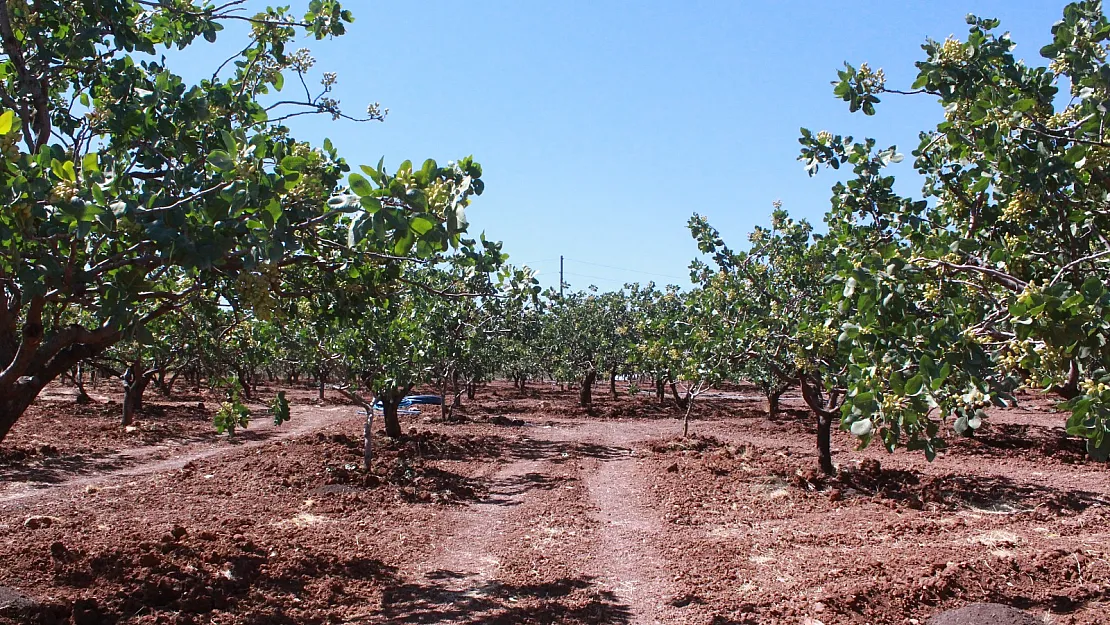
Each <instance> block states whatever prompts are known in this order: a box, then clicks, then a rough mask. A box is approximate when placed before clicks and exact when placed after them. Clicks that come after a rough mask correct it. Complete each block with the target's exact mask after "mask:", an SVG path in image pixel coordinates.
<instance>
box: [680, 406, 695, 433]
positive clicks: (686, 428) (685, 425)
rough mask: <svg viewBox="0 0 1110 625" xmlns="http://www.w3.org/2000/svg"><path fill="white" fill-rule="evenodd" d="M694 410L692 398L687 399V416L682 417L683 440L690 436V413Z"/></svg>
mask: <svg viewBox="0 0 1110 625" xmlns="http://www.w3.org/2000/svg"><path fill="white" fill-rule="evenodd" d="M693 408H694V400H693V398H692V397H688V398H687V399H686V414H684V415H683V416H682V438H686V437H687V436H689V435H690V411H691V410H692V409H693Z"/></svg>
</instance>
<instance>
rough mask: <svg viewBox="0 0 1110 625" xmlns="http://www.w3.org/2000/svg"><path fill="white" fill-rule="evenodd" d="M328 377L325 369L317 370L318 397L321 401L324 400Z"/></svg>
mask: <svg viewBox="0 0 1110 625" xmlns="http://www.w3.org/2000/svg"><path fill="white" fill-rule="evenodd" d="M327 377H328V376H327V374H325V373H324V370H323V369H318V370H317V371H316V389H317V399H319V401H320V402H323V401H324V386H325V385H326V384H327Z"/></svg>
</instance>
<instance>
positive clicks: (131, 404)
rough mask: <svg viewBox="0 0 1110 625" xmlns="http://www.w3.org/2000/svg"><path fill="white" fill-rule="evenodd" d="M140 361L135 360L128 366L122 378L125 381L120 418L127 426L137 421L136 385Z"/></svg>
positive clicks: (122, 423)
mask: <svg viewBox="0 0 1110 625" xmlns="http://www.w3.org/2000/svg"><path fill="white" fill-rule="evenodd" d="M139 366H140V363H139V361H135V362H133V363H131V364H130V365H128V366H127V369H126V370H124V372H123V375H122V376H120V380H121V381H122V382H123V417H122V418H121V419H120V425H121V426H123V427H127V426H129V425H131V424H132V423H134V421H135V386H136V382H137V381H138V377H140V376H141V374H139V373H138V370H139Z"/></svg>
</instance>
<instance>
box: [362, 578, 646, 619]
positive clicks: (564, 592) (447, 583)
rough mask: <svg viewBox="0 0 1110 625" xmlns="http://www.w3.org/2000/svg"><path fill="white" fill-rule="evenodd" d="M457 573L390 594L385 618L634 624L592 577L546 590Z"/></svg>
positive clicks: (388, 591) (390, 590) (394, 589)
mask: <svg viewBox="0 0 1110 625" xmlns="http://www.w3.org/2000/svg"><path fill="white" fill-rule="evenodd" d="M473 578H474V576H473V575H471V574H468V573H462V572H458V571H433V572H431V573H429V574H428V575H427V576H426V577H425V580H424V581H422V582H410V583H407V584H401V585H397V586H394V587H391V588H388V589H386V591H385V592H384V593H383V595H382V616H384V617H386V618H387V619H389V622H391V623H456V624H463V625H477V624H478V623H483V624H488V625H517V624H523V625H528V624H539V623H562V624H567V625H620V624H626V623H630V622H631V618H632V613H631V610H630V609H629V607H628V606H627V605H625V604H623V603H621V602H619V601H618V600H617V598H616V595H614V594H613V593H612V592H610V591H607V590H602V589H600V588H598V587H597V585H596V584H595V581H594V578H592V577H576V578H563V579H559V580H555V581H552V582H546V583H541V584H521V585H518V584H506V583H502V582H499V581H485V580H478V579H473Z"/></svg>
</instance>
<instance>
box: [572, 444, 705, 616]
mask: <svg viewBox="0 0 1110 625" xmlns="http://www.w3.org/2000/svg"><path fill="white" fill-rule="evenodd" d="M668 425H669V424H668ZM661 429H662V428H661V427H660V426H659V425H657V424H650V425H648V427H647V428H645V427H644V426H643V424H633V423H599V424H596V425H595V426H593V427H591V428H590V431H591V433H592V436H591V441H590V442H592V443H594V444H600V445H605V446H609V447H630V446H631V445H632V444H633V443H636V442H638V441H640V440H643V439H645V438H650V437H652V436H658V435H660V434H661V433H662V432H661ZM637 462H639V460H638V459H637V458H636V456H635V455H634V454H633V453H632V450H631V449H629V454H628V455H627V456H623V457H615V458H610V459H604V460H597V461H595V462H594V463H593V464H594V466H593V467H591V470H587V471H585V475H586V479H585V481H586V486H587V489H588V491H589V493H590V497H591V499H592V500H593V503H594V505H595V506H596V508H597V512H596V517H597V520H598V522H599V523H600V529H599V530H598V543H599V544H598V555H599V557H597V558H595V559H594V562H595V566H596V567H597V570H596V571H592V572H593V573H594V574H596V575H598V576H599V577H600V578H601V579H602V580H604V581H605V582H606V583H607V584H608V585H609V587H610V588H611V590H612V591H613V592H614V593H615V594H616V595H617V597H619V598H620V599H621V600H622V601H623V602H625V603H626V604H627V605H628V606H629V607H630V608H631V612H632V615H633V618H632V620H631V623H633V624H644V625H647V624H649V623H650V624H656V623H659V624H663V623H666V624H668V625H673V624H677V623H684V622H686V620H685V619H684V618H683V615H682V613H681V611H680V610H679V609H678V608H676V607H674V606H673V605H671V602H672V601H673V600H674V599H675V598H676V595H675V593H676V588H675V586H674V584H673V581H672V580H673V570H672V568H671V567H670V566H669V563H668V561H667V560H666V558H664V557H663V556H662V555H661V554H660V553H659V552H658V551H657V550H656V549H655V548H654V547H653V546H652V544H651V541H652V538H653V537H655V536H658V535H659V534H660V533H662V532H663V531H664V527H663V523H662V520H661V519H660V516H659V514H658V512H657V511H656V510H654V509H651V508H650V507H648V506H646V505H645V504H644V502H643V500H642V494H643V493H644V492H645V491H644V489H645V488H646V486H645V485H644V484H643V483H642V482H641V481H640V479H639V478H638V475H637V471H636V464H637Z"/></svg>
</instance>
